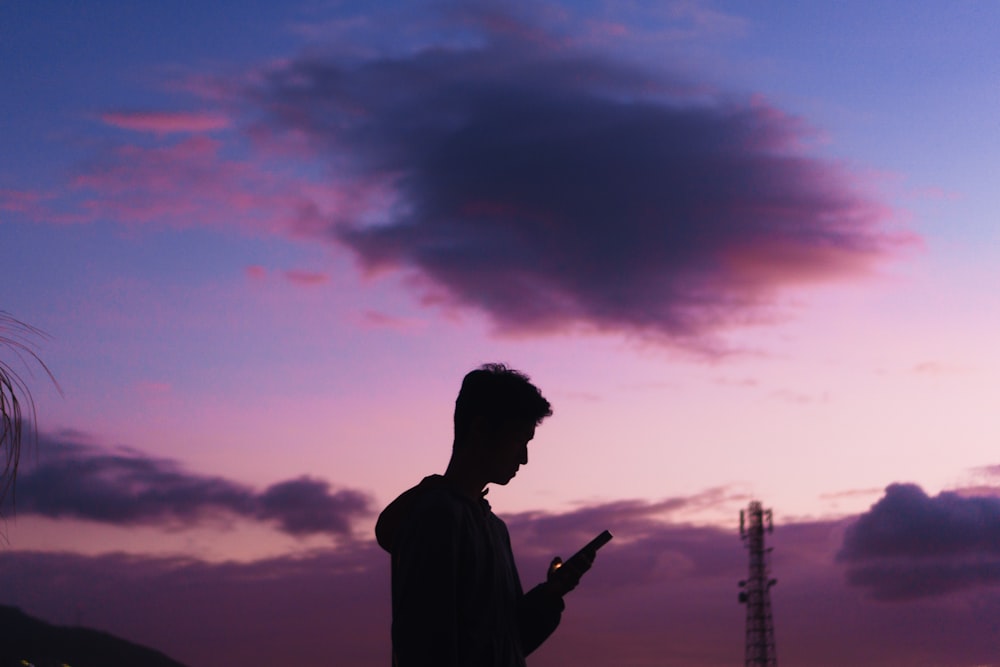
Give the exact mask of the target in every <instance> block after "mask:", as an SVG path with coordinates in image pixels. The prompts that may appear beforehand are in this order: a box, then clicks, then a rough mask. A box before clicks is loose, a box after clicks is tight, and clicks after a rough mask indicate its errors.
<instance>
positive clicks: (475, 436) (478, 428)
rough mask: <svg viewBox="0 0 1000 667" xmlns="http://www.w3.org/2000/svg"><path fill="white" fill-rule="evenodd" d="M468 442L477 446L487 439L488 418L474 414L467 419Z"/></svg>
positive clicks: (488, 434) (488, 435)
mask: <svg viewBox="0 0 1000 667" xmlns="http://www.w3.org/2000/svg"><path fill="white" fill-rule="evenodd" d="M468 435H469V437H468V443H469V444H470V445H471V446H473V447H479V446H481V445H482V444H483V443H484V442H486V441H487V440H489V437H490V425H489V420H487V419H486V417H484V416H483V415H475V416H474V417H473V418H472V419H470V420H469V430H468Z"/></svg>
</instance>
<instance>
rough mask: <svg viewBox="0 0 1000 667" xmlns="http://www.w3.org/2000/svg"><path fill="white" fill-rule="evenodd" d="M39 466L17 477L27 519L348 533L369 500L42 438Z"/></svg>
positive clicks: (322, 486) (302, 481)
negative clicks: (229, 521) (209, 523)
mask: <svg viewBox="0 0 1000 667" xmlns="http://www.w3.org/2000/svg"><path fill="white" fill-rule="evenodd" d="M38 451H39V453H40V459H39V461H38V463H37V464H36V465H25V467H24V470H23V472H22V475H21V476H19V478H18V486H17V509H18V511H20V512H21V513H24V514H38V515H42V516H47V517H51V518H74V519H86V520H90V521H99V522H103V523H112V524H119V525H138V524H165V525H183V524H190V523H194V522H198V521H200V520H202V519H205V518H207V517H209V516H213V515H230V516H242V517H245V518H249V519H255V520H264V521H274V522H275V523H277V524H278V527H279V528H280V529H281V530H283V531H285V532H287V533H289V534H292V535H298V536H304V535H310V534H324V533H326V534H330V535H342V536H343V535H349V534H350V532H351V523H352V521H353V520H354V519H357V518H359V517H363V516H366V515H368V514H370V513H371V507H370V499H369V497H368V496H367V495H366V494H364V493H361V492H359V491H355V490H352V489H341V490H338V491H332V490H331V488H330V485H329V484H328V483H326V482H324V481H322V480H317V479H311V478H308V477H302V478H299V479H294V480H289V481H285V482H279V483H277V484H274V485H272V486H270V487H268V488H267V489H265V490H264V491H263V492H258V491H256V490H254V489H252V488H251V487H249V486H247V485H245V484H240V483H238V482H234V481H232V480H228V479H225V478H222V477H212V476H208V475H198V474H195V473H191V472H188V471H186V470H184V469H183V468H182V467H181V466H180V465H178V464H177V463H176V462H174V461H170V460H167V459H161V458H152V457H149V456H147V455H145V454H142V453H140V452H137V451H134V450H130V449H125V448H119V449H115V450H110V449H105V448H101V447H98V446H95V445H92V444H86V443H85V442H83V441H82V440H80V439H75V438H72V437H65V436H64V437H62V438H51V437H47V438H45V441H44V442H42V443H41V444H40V446H39V448H38Z"/></svg>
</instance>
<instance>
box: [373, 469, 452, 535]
mask: <svg viewBox="0 0 1000 667" xmlns="http://www.w3.org/2000/svg"><path fill="white" fill-rule="evenodd" d="M444 484H445V479H444V477H442V476H441V475H430V476H428V477H424V478H423V479H422V480H421V481H420V483H419V484H417V485H416V486H414V487H413V488H411V489H407V490H406V491H404V492H403V493H401V494H399V497H398V498H396V499H395V500H393V501H392V502H391V503H389V505H388V506H387V507H386V508H385V509H384V510H382V513H381V514H379V515H378V522H376V524H375V539H376V540H377V541H378V545H379V546H380V547H382V548H383V549H385V550H386V551H388V552H389V553H392V545H393V543H394V542H395V540H396V534H397V533H398V532H399V527H400V526H402V525H403V522H404V521H405V520H406V517H407V515H408V514H409V513H410V510H411V509H413V505H414V504H415V503H416V501H417V499H419V498H420V496H421V495H423V493H424V492H425V491H427V490H430V489H433V488H438V487H440V486H442V485H444Z"/></svg>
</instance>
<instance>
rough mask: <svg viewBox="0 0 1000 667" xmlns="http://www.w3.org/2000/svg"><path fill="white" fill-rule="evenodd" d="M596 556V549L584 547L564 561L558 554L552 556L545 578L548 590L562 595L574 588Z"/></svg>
mask: <svg viewBox="0 0 1000 667" xmlns="http://www.w3.org/2000/svg"><path fill="white" fill-rule="evenodd" d="M596 556H597V552H596V550H595V551H591V550H590V549H584V550H583V551H580V552H579V553H577V554H576V555H574V556H573V557H572V558H570V559H569V560H568V561H566V562H565V563H564V562H563V560H562V558H560V557H559V556H556V557H555V558H553V559H552V563H550V564H549V573H548V577H547V578H546V583H547V584H548V587H549V590H550V591H552V592H553V593H555V594H556V595H558V596H559V597H562V596H563V595H566V594H567V593H569V592H570V591H571V590H573V589H574V588H576V585H577V584H579V583H580V577H582V576H583V575H584V573H585V572H586V571H587V570H589V569H590V566H591V565H593V564H594V558H596Z"/></svg>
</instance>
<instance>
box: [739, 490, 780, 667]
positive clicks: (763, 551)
mask: <svg viewBox="0 0 1000 667" xmlns="http://www.w3.org/2000/svg"><path fill="white" fill-rule="evenodd" d="M773 531H774V522H773V519H772V515H771V510H765V509H764V508H763V507H762V506H761V504H760V503H759V502H757V501H756V500H754V501H752V502H751V503H750V505H749V506H748V507H747V509H745V510H740V537H741V538H742V539H743V543H744V544H745V545H746V547H747V550H748V551H749V553H750V572H749V576H747V578H746V580H744V581H741V582H740V588H741V589H742V590H741V591H740V596H739V600H740V602H742V603H743V604H745V605H746V606H747V633H746V652H745V656H746V658H745V662H744V664H745V665H746V667H777V665H778V658H777V654H776V652H775V649H774V618H773V617H772V616H771V595H770V590H771V587H772V586H774V585H775V584H777V583H778V580H777V579H771V578H770V568H769V567H768V561H769V560H770V554H771V549H770V548H765V547H764V533H765V532H768V533H770V532H773Z"/></svg>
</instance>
